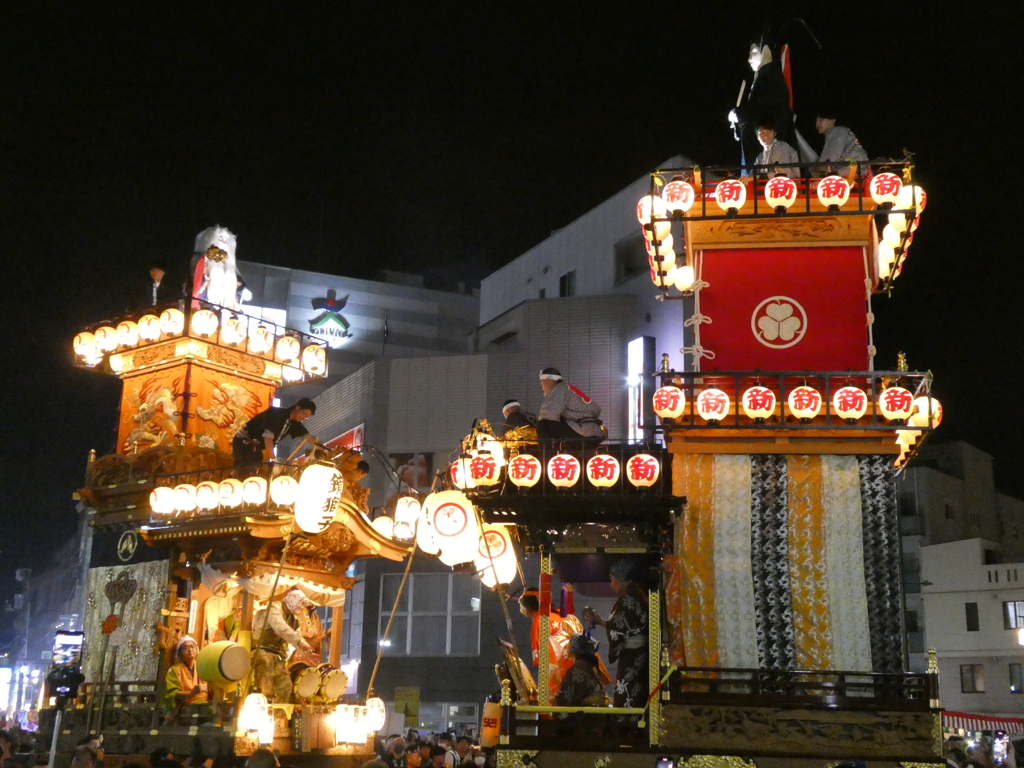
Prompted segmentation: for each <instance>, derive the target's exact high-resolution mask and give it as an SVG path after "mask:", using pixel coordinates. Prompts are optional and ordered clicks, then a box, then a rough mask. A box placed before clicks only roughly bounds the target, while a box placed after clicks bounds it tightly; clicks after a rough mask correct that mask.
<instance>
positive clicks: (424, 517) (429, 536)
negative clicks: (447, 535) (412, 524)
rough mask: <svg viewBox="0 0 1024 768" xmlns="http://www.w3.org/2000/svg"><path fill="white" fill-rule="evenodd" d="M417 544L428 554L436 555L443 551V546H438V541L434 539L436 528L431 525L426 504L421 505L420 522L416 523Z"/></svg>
mask: <svg viewBox="0 0 1024 768" xmlns="http://www.w3.org/2000/svg"><path fill="white" fill-rule="evenodd" d="M416 546H417V547H419V548H420V549H421V550H423V553H424V554H427V555H436V554H437V553H439V552H440V551H441V548H440V547H438V546H437V542H436V541H434V529H433V527H432V526H431V525H430V520H429V516H428V514H427V508H426V507H425V506H421V507H420V516H419V522H418V523H417V525H416Z"/></svg>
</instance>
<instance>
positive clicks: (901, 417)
mask: <svg viewBox="0 0 1024 768" xmlns="http://www.w3.org/2000/svg"><path fill="white" fill-rule="evenodd" d="M878 412H879V413H881V414H882V416H884V417H885V418H886V419H888V420H889V421H894V422H896V423H898V424H902V423H904V422H905V421H906V420H907V419H909V418H910V415H911V414H912V413H913V412H914V396H913V395H912V394H911V393H910V391H909V390H906V389H904V388H903V387H889V388H888V389H883V390H882V392H881V394H880V395H879V396H878Z"/></svg>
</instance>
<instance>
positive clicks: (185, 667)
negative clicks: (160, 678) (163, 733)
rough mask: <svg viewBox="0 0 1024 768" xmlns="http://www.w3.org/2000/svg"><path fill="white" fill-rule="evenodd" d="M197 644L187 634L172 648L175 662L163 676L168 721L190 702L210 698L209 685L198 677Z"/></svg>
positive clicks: (199, 702)
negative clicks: (164, 676) (165, 675)
mask: <svg viewBox="0 0 1024 768" xmlns="http://www.w3.org/2000/svg"><path fill="white" fill-rule="evenodd" d="M198 657H199V644H198V643H197V642H196V641H195V640H193V639H192V638H191V637H189V636H188V635H185V636H184V637H182V638H181V640H179V641H178V644H177V646H175V648H174V658H175V662H176V663H175V664H173V665H172V666H171V667H170V669H168V670H167V677H166V678H164V707H165V709H166V711H167V714H166V718H167V720H168V721H169V722H173V721H174V720H176V719H177V716H178V714H180V713H181V712H182V711H184V710H185V709H186V708H187V707H188V706H189V705H191V704H205V703H207V702H208V701H209V700H210V687H209V686H208V685H207V684H206V683H205V682H204V681H202V680H200V679H199V671H198V670H197V669H196V659H197V658H198Z"/></svg>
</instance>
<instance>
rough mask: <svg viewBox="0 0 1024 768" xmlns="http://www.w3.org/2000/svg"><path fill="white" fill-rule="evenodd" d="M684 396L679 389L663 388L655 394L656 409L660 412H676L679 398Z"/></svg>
mask: <svg viewBox="0 0 1024 768" xmlns="http://www.w3.org/2000/svg"><path fill="white" fill-rule="evenodd" d="M681 395H682V392H680V391H679V390H678V389H669V388H668V387H662V388H661V389H659V390H657V391H656V392H655V393H654V408H655V410H658V411H674V410H676V409H677V408H678V407H679V397H680V396H681Z"/></svg>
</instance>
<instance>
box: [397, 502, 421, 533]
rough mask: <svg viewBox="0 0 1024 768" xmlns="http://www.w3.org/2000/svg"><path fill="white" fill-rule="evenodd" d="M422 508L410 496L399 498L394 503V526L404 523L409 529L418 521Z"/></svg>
mask: <svg viewBox="0 0 1024 768" xmlns="http://www.w3.org/2000/svg"><path fill="white" fill-rule="evenodd" d="M421 511H422V506H421V505H420V503H419V501H417V500H416V499H414V498H413V497H412V496H401V497H400V498H399V499H398V501H397V502H395V524H396V525H397V524H399V523H405V524H407V525H409V526H411V527H414V526H415V525H416V521H417V520H419V519H420V512H421Z"/></svg>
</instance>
